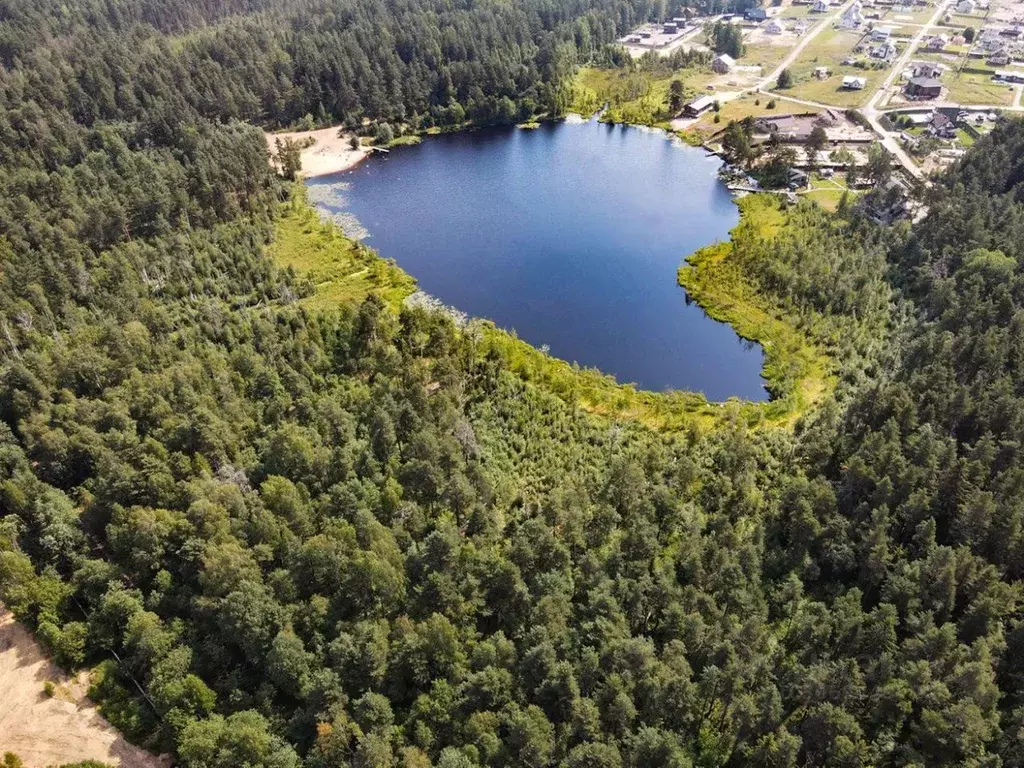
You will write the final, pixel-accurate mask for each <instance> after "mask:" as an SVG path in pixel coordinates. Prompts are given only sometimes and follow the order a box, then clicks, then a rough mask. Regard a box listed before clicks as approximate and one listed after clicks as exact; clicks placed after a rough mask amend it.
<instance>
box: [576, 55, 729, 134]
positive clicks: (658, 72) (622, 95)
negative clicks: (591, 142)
mask: <svg viewBox="0 0 1024 768" xmlns="http://www.w3.org/2000/svg"><path fill="white" fill-rule="evenodd" d="M715 77H717V75H715V74H714V73H713V72H711V70H710V69H708V68H707V67H706V66H703V65H702V64H699V63H697V60H696V59H694V61H692V62H689V65H688V66H674V65H673V64H672V63H661V62H648V63H647V64H646V65H631V66H628V67H615V68H609V67H583V68H581V69H580V70H579V71H578V72H577V74H576V77H575V79H574V80H573V85H572V100H571V101H570V103H569V107H568V110H569V111H570V112H578V113H579V114H581V115H592V114H594V113H595V112H596V111H597V110H599V109H600V108H601V107H603V106H605V105H607V109H606V110H605V112H604V114H603V115H602V116H601V120H602V121H603V122H606V123H628V124H630V125H650V126H657V127H662V128H668V127H669V124H668V120H669V119H671V118H672V117H673V111H672V110H671V109H670V104H669V98H670V96H669V93H670V89H671V87H672V81H673V80H679V81H680V82H681V83H682V84H683V91H684V93H685V99H691V98H693V97H694V96H695V95H696V94H697V93H701V92H704V90H705V89H706V87H707V84H708V83H709V82H710V81H711V80H712V79H714V78H715Z"/></svg>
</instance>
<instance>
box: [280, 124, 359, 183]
mask: <svg viewBox="0 0 1024 768" xmlns="http://www.w3.org/2000/svg"><path fill="white" fill-rule="evenodd" d="M264 136H265V137H266V139H267V148H268V149H269V150H270V153H271V154H274V152H275V151H276V148H275V142H276V141H277V140H278V139H280V140H281V141H284V140H285V139H291V140H292V141H297V142H300V143H302V142H305V141H308V140H309V139H312V140H313V144H312V145H311V146H308V147H306V148H305V149H303V150H302V175H303V176H305V177H307V178H312V177H314V176H327V175H328V174H331V173H340V172H341V171H347V170H348V169H349V168H351V167H353V166H354V165H356V164H357V163H358V162H359V161H360V160H362V159H363V158H364V157H366V156H367V155H368V154H370V150H369V149H368V148H366V147H359V148H358V149H352V147H351V145H350V144H349V139H351V136H350V135H349V134H341V135H338V129H337V128H321V129H320V130H317V131H292V132H289V133H266V134H264Z"/></svg>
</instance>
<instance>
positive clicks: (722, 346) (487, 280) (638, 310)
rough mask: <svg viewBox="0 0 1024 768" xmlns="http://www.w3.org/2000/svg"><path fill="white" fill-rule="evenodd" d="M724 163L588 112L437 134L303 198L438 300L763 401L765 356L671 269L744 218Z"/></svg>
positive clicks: (645, 374) (710, 391) (607, 362)
mask: <svg viewBox="0 0 1024 768" xmlns="http://www.w3.org/2000/svg"><path fill="white" fill-rule="evenodd" d="M719 165H720V161H718V160H717V159H716V158H713V157H708V156H707V155H706V154H705V152H704V151H703V150H700V149H697V148H693V147H688V146H684V145H680V144H679V143H678V142H676V141H674V140H670V139H668V138H667V137H666V135H665V134H663V133H661V132H657V131H650V130H644V129H640V128H632V127H626V126H613V125H605V124H601V123H598V122H596V121H589V122H578V121H575V122H574V121H564V122H558V123H545V124H543V125H542V126H541V127H540V128H537V129H535V130H520V129H517V128H501V129H489V130H481V131H472V132H465V133H456V134H447V135H442V136H431V137H428V138H426V139H425V140H424V141H423V143H422V144H420V145H418V146H409V147H397V148H395V149H393V150H392V151H391V152H390V153H388V154H386V155H385V154H376V155H374V156H373V157H371V158H369V159H367V160H366V161H364V162H363V163H362V164H361V165H359V166H357V167H356V168H354V169H352V170H350V171H348V172H345V173H342V174H338V175H335V176H328V177H322V178H318V179H311V180H310V181H309V182H308V183H309V187H310V196H311V199H313V200H314V201H316V202H317V204H318V206H320V207H321V208H322V209H325V210H327V211H329V212H330V213H331V214H333V215H335V217H336V220H338V221H339V222H340V223H342V226H343V228H344V229H345V231H346V232H347V233H348V234H350V235H352V236H361V237H366V243H367V244H368V245H370V246H372V247H373V248H375V249H376V250H377V251H378V252H379V253H380V254H381V255H382V256H385V257H388V258H393V259H395V260H396V261H397V262H398V264H399V265H400V266H401V267H402V268H403V269H405V270H406V271H407V272H409V273H410V274H411V275H413V276H414V277H415V278H416V279H417V280H418V281H419V285H420V287H421V288H422V289H423V290H424V291H426V292H427V293H429V294H431V295H433V296H435V297H436V298H438V299H440V300H441V301H442V302H444V303H445V304H449V305H451V306H454V307H456V308H457V309H460V310H462V311H464V312H466V313H468V314H470V315H473V316H477V317H485V318H489V319H491V320H493V321H494V322H495V323H496V324H497V325H499V326H501V327H503V328H506V329H510V330H511V329H514V330H515V331H516V333H517V334H518V335H519V337H520V338H522V339H525V340H526V341H528V342H530V343H531V344H533V345H534V346H536V347H541V346H546V347H547V348H548V349H549V350H550V352H551V354H552V355H555V356H557V357H560V358H562V359H564V360H569V361H575V362H578V363H579V364H580V365H583V366H589V367H594V368H598V369H600V370H601V371H603V372H605V373H610V374H613V375H614V376H615V377H616V378H617V379H618V380H619V381H621V382H634V383H636V384H637V385H638V386H640V387H642V388H644V389H650V390H655V391H658V390H666V389H685V390H693V391H701V392H703V393H704V394H705V395H706V396H707V397H708V399H709V400H724V399H726V398H728V397H732V396H738V397H742V398H745V399H749V400H764V399H766V398H767V393H766V392H765V390H764V387H763V381H762V379H761V376H760V372H761V365H762V361H763V354H762V351H761V348H760V347H759V346H758V345H756V344H751V343H749V342H746V341H744V340H743V339H740V338H739V337H738V336H737V335H736V333H735V332H734V331H733V330H732V328H730V327H729V326H728V325H725V324H722V323H718V322H715V321H714V320H711V319H710V318H709V317H708V316H707V315H705V314H704V312H703V311H702V310H701V309H700V308H699V307H698V306H696V305H694V304H688V303H687V301H686V294H685V292H684V291H683V289H682V288H680V287H679V286H678V284H677V282H676V270H677V268H678V267H679V264H680V262H681V261H682V260H683V259H684V258H685V257H686V256H687V255H689V254H690V253H692V252H693V251H694V250H696V249H697V248H700V247H701V246H704V245H710V244H712V243H714V242H716V241H721V240H725V239H727V238H728V233H729V230H730V229H731V228H732V227H733V226H735V225H736V223H737V221H738V220H739V213H738V210H737V208H736V205H735V204H734V203H733V201H732V199H731V198H730V196H729V193H728V191H727V190H726V189H725V187H724V185H723V184H722V183H721V182H720V181H719V180H718V178H717V176H716V171H717V169H718V167H719Z"/></svg>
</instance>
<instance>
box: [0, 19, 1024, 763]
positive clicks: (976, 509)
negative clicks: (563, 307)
mask: <svg viewBox="0 0 1024 768" xmlns="http://www.w3.org/2000/svg"><path fill="white" fill-rule="evenodd" d="M649 12H651V9H649V8H646V9H645V8H644V7H640V6H637V5H628V4H617V3H602V2H589V3H583V2H580V3H572V2H567V3H555V2H553V1H552V2H541V1H539V0H536V1H535V0H531V1H529V2H525V3H519V4H516V5H514V6H513V5H508V4H501V3H480V4H476V3H441V2H436V3H435V2H431V1H430V0H424V1H423V2H419V3H399V2H389V3H385V2H366V3H363V2H360V3H359V4H346V3H340V2H330V3H321V2H309V3H304V2H298V3H287V4H283V3H282V4H277V3H274V2H255V1H254V2H251V3H249V2H238V3H217V4H213V3H211V4H208V5H206V4H202V3H189V2H174V3H170V2H166V3H164V2H152V3H141V2H127V1H125V2H106V3H98V2H95V3H93V2H88V0H75V2H70V3H61V4H58V3H49V2H41V3H40V2H37V3H31V4H30V3H27V2H10V1H9V0H5V1H4V2H2V3H0V62H2V68H0V100H2V101H0V596H2V600H3V601H4V603H5V604H7V605H8V606H9V607H10V608H11V609H12V610H13V611H14V612H15V614H16V615H17V616H18V618H19V619H20V620H22V621H24V622H26V623H27V624H28V625H29V626H31V627H32V628H33V629H34V630H35V632H36V634H37V637H39V638H40V640H42V641H43V642H44V644H45V645H46V646H47V647H48V648H49V649H50V651H51V652H52V653H53V654H54V656H55V658H56V659H57V660H58V661H59V662H60V663H62V664H63V665H65V666H68V667H71V668H75V667H80V666H89V667H96V668H97V669H96V672H95V683H94V690H93V694H94V696H95V698H96V699H97V700H98V701H99V702H100V704H101V706H102V708H103V712H104V713H105V714H106V715H107V717H108V718H110V719H111V720H112V721H113V722H114V723H115V724H117V725H118V726H119V727H120V728H122V729H123V730H124V731H125V733H126V734H127V735H128V736H129V737H130V738H132V739H133V740H135V741H137V742H139V743H142V744H145V745H147V746H149V747H150V748H152V749H154V750H171V751H173V753H174V754H175V756H176V760H177V762H178V764H180V765H182V766H185V767H186V768H229V767H231V768H234V767H235V766H242V765H247V766H252V767H253V768H255V767H256V766H266V768H289V767H292V766H307V767H309V768H319V767H321V766H323V767H324V768H326V767H328V766H332V767H333V766H342V765H354V766H359V767H360V768H371V767H372V768H383V767H384V766H398V765H401V766H403V767H408V768H421V767H425V766H429V765H436V766H439V767H443V768H471V767H472V766H476V765H489V766H490V765H493V766H501V767H502V768H505V767H508V768H513V767H515V768H520V767H521V768H543V767H545V766H567V767H570V768H619V767H624V766H629V767H630V768H632V767H635V768H641V767H643V768H651V767H654V768H658V767H659V766H665V767H666V768H668V767H673V768H674V767H679V768H682V767H684V766H690V765H694V766H725V765H728V766H741V765H742V766H748V765H754V766H797V765H829V766H858V765H864V766H867V765H892V766H896V765H901V766H902V765H919V766H936V765H969V766H993V767H994V766H1000V765H1002V766H1008V767H1012V766H1024V747H1022V744H1024V675H1022V674H1021V670H1020V660H1021V658H1024V621H1022V619H1024V617H1022V613H1021V608H1020V597H1021V583H1022V582H1021V580H1022V578H1024V573H1022V569H1024V532H1022V523H1024V507H1022V504H1021V501H1020V499H1021V498H1022V493H1021V491H1022V488H1021V486H1022V483H1024V457H1022V456H1021V455H1020V450H1021V449H1020V446H1021V444H1022V440H1024V371H1022V370H1021V366H1024V272H1022V268H1021V264H1022V259H1024V253H1022V251H1021V249H1022V248H1024V124H1022V123H1020V122H1006V123H1004V124H1003V125H1001V126H1000V127H999V128H998V129H997V130H995V131H994V132H993V134H992V135H991V136H989V137H986V138H984V139H982V140H980V141H979V142H978V144H977V145H976V147H975V149H974V150H973V151H972V152H971V153H969V154H968V156H967V157H966V158H965V159H964V160H963V161H962V162H961V163H959V165H957V166H956V167H955V168H954V169H953V170H952V171H951V172H950V173H949V174H948V175H947V176H946V177H944V178H943V179H942V181H941V182H940V183H939V184H938V185H936V187H935V188H934V189H933V190H932V192H931V193H930V195H931V197H930V200H929V204H930V213H929V214H928V216H927V217H926V218H925V219H924V220H922V221H921V222H919V223H918V224H917V225H915V226H914V227H913V228H912V229H911V230H909V231H904V230H886V231H884V232H882V231H880V230H878V229H876V228H874V227H873V225H869V224H867V223H865V222H863V221H860V220H859V219H857V217H856V213H853V212H847V213H844V214H843V218H841V219H831V218H830V217H827V216H825V215H823V214H820V213H814V212H810V211H809V210H807V209H804V208H797V209H796V210H795V211H793V212H791V213H790V214H787V216H786V217H785V218H784V219H783V220H782V223H781V224H780V226H779V228H778V229H777V230H772V231H764V232H761V233H759V235H758V237H760V238H761V240H760V241H750V242H747V243H746V244H745V246H744V247H743V248H742V249H739V250H738V251H737V253H736V255H735V258H736V262H737V263H738V264H740V265H742V267H743V269H744V270H746V271H747V272H748V273H749V275H750V277H751V279H752V280H753V281H754V282H755V283H756V284H757V285H758V287H759V288H760V290H762V291H763V292H764V293H765V294H766V295H769V296H772V297H774V299H775V300H776V301H777V303H778V304H779V306H782V307H784V308H785V309H786V310H787V311H788V312H790V313H791V314H793V315H795V316H799V317H801V318H802V322H804V323H806V324H807V326H808V327H810V328H813V329H815V331H816V332H817V333H821V334H825V335H830V336H831V338H832V343H833V345H834V347H835V348H836V349H837V350H838V352H837V355H838V360H839V361H840V362H839V371H838V373H839V374H840V376H841V377H842V386H841V387H840V388H839V389H837V392H836V397H835V398H833V399H830V400H828V401H827V402H825V403H824V404H822V405H821V406H820V407H819V408H818V409H817V410H816V411H815V412H814V413H813V414H811V415H810V416H809V417H807V418H806V419H805V420H804V421H803V422H801V423H800V424H799V425H798V426H797V428H796V430H795V431H784V430H771V429H763V430H759V431H755V432H751V431H749V430H748V429H747V428H746V426H745V425H744V424H743V423H741V422H739V421H735V422H730V421H729V420H728V419H724V426H722V427H721V428H719V429H717V430H714V431H712V432H710V433H708V434H699V433H697V432H690V431H683V432H667V433H659V432H656V431H652V430H650V429H647V428H645V427H643V426H641V425H639V424H636V423H632V422H629V421H621V422H614V421H612V420H608V419H603V418H597V417H594V416H591V415H588V414H587V413H584V412H582V411H580V410H578V409H576V408H573V407H572V406H571V405H568V404H566V403H565V402H563V401H562V400H560V399H559V398H557V397H555V396H554V395H552V394H550V393H548V392H546V391H544V389H543V388H542V387H538V386H534V385H531V384H529V383H525V382H524V381H523V380H522V379H521V378H520V377H518V376H516V375H515V374H514V373H513V372H512V371H511V370H510V367H509V363H508V361H507V360H506V359H504V358H503V356H502V355H501V354H500V353H498V352H495V351H492V352H491V353H488V354H483V353H481V351H480V349H479V340H478V339H476V338H475V337H474V336H473V335H472V334H469V333H464V332H461V331H459V330H458V329H456V328H455V327H454V326H453V325H452V323H451V322H450V320H448V319H447V318H446V317H445V316H443V315H438V314H433V313H428V312H425V311H423V310H412V309H404V310H402V311H401V312H400V313H397V314H396V313H395V312H393V311H392V310H391V309H390V308H389V307H388V305H387V304H386V303H385V302H384V301H383V300H382V299H381V298H380V297H378V296H376V295H371V296H370V297H368V298H367V299H366V300H365V301H363V302H362V303H360V304H358V305H354V306H350V305H342V306H339V307H338V308H337V309H336V310H335V309H328V310H326V311H319V310H318V311H311V310H309V309H307V308H305V307H304V306H303V305H301V303H300V302H299V301H298V299H299V298H300V297H301V296H302V295H304V293H305V292H306V291H308V289H309V286H308V285H306V284H305V282H304V281H303V280H302V279H301V277H300V276H297V275H295V274H293V273H292V272H290V271H288V270H282V269H280V268H278V267H277V266H275V264H274V263H273V261H272V260H271V259H270V257H269V256H268V254H267V244H268V243H269V242H270V241H271V240H272V238H273V237H274V231H275V222H276V220H277V218H278V217H279V215H280V207H281V203H282V201H283V200H285V199H287V198H288V196H289V188H288V187H287V186H284V185H282V183H281V182H280V181H279V180H278V179H276V178H275V177H274V176H273V175H272V173H271V171H270V169H269V166H268V163H267V157H266V149H265V144H264V141H263V137H262V135H261V133H260V131H259V130H257V129H256V128H254V127H252V126H251V125H250V124H248V123H246V122H242V121H243V120H245V121H250V122H257V123H278V124H285V123H289V122H294V121H296V120H301V119H302V118H304V116H305V115H306V114H311V115H313V119H314V120H317V119H319V116H320V115H321V114H322V115H323V116H324V117H326V118H331V119H337V120H340V121H344V122H347V123H349V124H356V123H358V122H359V121H361V120H362V118H363V117H371V118H381V119H389V120H413V119H419V120H421V121H423V120H435V121H444V120H448V121H452V120H453V112H455V113H457V110H456V105H458V106H459V108H462V109H463V110H465V112H466V113H467V115H475V116H477V117H479V118H481V119H497V118H500V117H502V116H503V115H502V110H504V107H503V106H501V105H502V104H503V103H504V99H508V100H509V101H510V102H512V103H513V105H514V107H515V110H519V109H525V108H528V109H529V110H533V109H538V110H544V109H557V107H558V99H559V98H561V95H560V94H561V93H562V89H563V88H564V87H565V86H566V80H565V76H566V72H568V71H571V69H572V67H573V66H574V64H575V62H576V61H577V58H578V57H580V56H585V55H587V53H588V52H590V51H595V50H597V49H598V48H599V46H600V45H602V44H603V43H604V42H606V41H607V40H608V39H610V38H611V36H612V35H613V34H614V32H615V31H616V30H617V29H620V28H621V26H622V25H624V24H627V23H629V22H631V21H633V20H634V19H636V18H641V17H643V16H645V15H646V14H647V13H649ZM382 40H384V41H386V44H383V45H382V44H381V41H382ZM445 73H447V77H448V78H450V81H451V82H450V86H451V89H450V90H449V88H448V80H447V79H446V77H445ZM529 100H532V103H531V102H530V101H529ZM524 104H525V105H526V107H523V105H524ZM456 116H457V115H456ZM683 255H684V254H681V256H683ZM136 684H138V686H139V688H136ZM0 747H2V745H0Z"/></svg>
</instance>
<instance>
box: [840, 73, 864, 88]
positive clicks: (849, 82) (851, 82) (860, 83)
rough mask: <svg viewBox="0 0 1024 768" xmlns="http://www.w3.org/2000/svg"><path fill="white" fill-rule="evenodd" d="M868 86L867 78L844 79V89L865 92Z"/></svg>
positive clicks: (849, 77) (853, 77) (851, 77)
mask: <svg viewBox="0 0 1024 768" xmlns="http://www.w3.org/2000/svg"><path fill="white" fill-rule="evenodd" d="M867 84H868V79H867V78H866V77H855V76H853V75H847V76H846V77H844V78H843V88H849V89H850V90H851V91H863V90H864V87H865V86H866V85H867Z"/></svg>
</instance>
